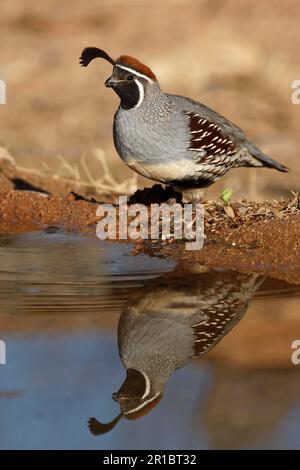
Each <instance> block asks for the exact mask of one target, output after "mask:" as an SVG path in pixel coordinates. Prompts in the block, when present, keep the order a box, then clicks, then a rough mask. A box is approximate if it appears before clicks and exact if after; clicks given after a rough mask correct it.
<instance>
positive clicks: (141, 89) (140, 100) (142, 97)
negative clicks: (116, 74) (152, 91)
mask: <svg viewBox="0 0 300 470" xmlns="http://www.w3.org/2000/svg"><path fill="white" fill-rule="evenodd" d="M134 81H135V83H136V84H137V86H138V89H139V92H140V97H139V100H138V102H137V104H136V105H135V106H134V108H138V107H139V106H140V105H141V104H142V101H143V99H144V96H145V92H144V87H143V85H142V84H141V82H139V80H138V79H137V78H136V79H135V80H134Z"/></svg>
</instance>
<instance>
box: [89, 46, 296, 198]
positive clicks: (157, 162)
mask: <svg viewBox="0 0 300 470" xmlns="http://www.w3.org/2000/svg"><path fill="white" fill-rule="evenodd" d="M96 57H100V58H103V59H106V60H107V61H108V62H110V63H111V64H112V65H113V72H112V75H111V77H109V78H108V79H107V80H106V82H105V86H106V87H110V88H112V89H113V90H114V91H115V92H116V93H117V95H118V96H119V97H120V106H119V108H118V110H117V112H116V114H115V117H114V125H113V136H114V143H115V147H116V150H117V152H118V154H119V155H120V157H121V159H122V160H123V161H124V162H125V163H126V164H127V165H128V166H129V167H130V168H132V169H133V170H135V171H136V172H137V173H139V174H141V175H143V176H145V177H146V178H149V179H151V180H154V181H159V182H161V183H165V184H168V185H171V186H173V188H174V189H175V190H177V191H179V192H181V193H183V196H184V198H185V199H186V200H195V201H196V200H197V199H199V198H201V197H202V196H203V190H202V189H201V188H206V187H208V186H210V185H211V184H213V183H214V182H215V181H217V180H218V179H219V178H221V176H223V175H224V174H225V173H227V171H228V170H230V169H231V168H235V167H266V168H275V169H276V170H278V171H282V172H286V171H288V169H287V167H285V166H284V165H281V164H280V163H278V162H277V161H275V160H273V159H272V158H270V157H269V156H268V155H266V154H264V153H263V152H262V151H260V150H259V149H258V148H257V147H255V145H253V144H252V143H251V142H250V141H249V140H248V139H247V137H246V135H245V134H244V132H243V131H242V130H241V129H240V128H239V127H237V126H236V125H235V124H233V123H232V122H230V121H229V120H228V119H226V118H225V117H223V116H221V115H220V114H218V113H217V112H216V111H213V110H212V109H210V108H208V107H207V106H205V105H204V104H202V103H198V102H197V101H194V100H192V99H189V98H186V97H183V96H176V95H171V94H168V93H164V92H163V91H162V90H161V89H160V85H159V82H158V80H157V78H156V76H155V75H154V73H153V72H152V70H151V69H150V68H149V67H147V66H146V65H144V64H142V63H141V62H140V61H138V60H137V59H134V58H133V57H131V56H127V55H122V56H121V57H119V59H117V60H116V61H115V60H113V59H112V58H111V57H110V56H109V55H108V54H107V53H106V52H104V51H103V50H101V49H98V48H96V47H87V48H85V49H84V50H83V52H82V54H81V57H80V64H81V65H82V66H84V67H87V66H88V64H89V63H90V62H91V61H92V60H93V59H95V58H96Z"/></svg>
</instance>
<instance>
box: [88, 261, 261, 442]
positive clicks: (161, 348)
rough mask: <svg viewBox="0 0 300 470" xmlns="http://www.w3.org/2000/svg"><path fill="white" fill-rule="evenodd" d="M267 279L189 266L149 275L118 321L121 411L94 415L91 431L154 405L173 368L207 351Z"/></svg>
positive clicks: (117, 397)
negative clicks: (106, 419)
mask: <svg viewBox="0 0 300 470" xmlns="http://www.w3.org/2000/svg"><path fill="white" fill-rule="evenodd" d="M201 268H203V267H201ZM202 271H203V269H202ZM263 279H264V278H263V277H262V276H259V275H257V274H242V273H234V272H222V271H215V270H206V272H205V271H204V272H201V273H199V272H191V270H190V267H189V269H186V270H185V271H184V272H183V271H182V270H181V269H180V268H179V269H175V271H173V272H172V273H169V274H167V275H165V276H164V277H162V278H158V279H154V280H151V281H150V282H149V284H148V285H147V286H146V287H145V288H144V289H141V290H140V291H138V292H137V293H136V295H135V296H134V297H133V298H132V299H131V300H130V302H129V303H128V304H127V306H126V307H125V309H124V311H123V312H122V314H121V317H120V320H119V326H118V346H119V353H120V357H121V360H122V362H123V365H124V367H125V369H126V374H127V376H126V379H125V381H124V383H123V385H122V386H121V388H120V390H119V391H118V392H117V393H114V394H113V395H112V398H113V399H114V400H115V401H117V402H118V403H119V405H120V408H121V413H120V414H119V415H118V416H117V418H115V419H114V420H113V421H111V422H110V423H107V424H102V423H100V422H99V421H98V420H97V419H96V418H91V419H90V421H89V427H90V430H91V432H92V433H93V434H103V433H105V432H108V431H110V430H111V429H112V428H113V427H114V426H115V425H116V424H117V422H118V421H119V419H120V418H121V417H122V416H124V417H125V418H127V419H137V418H140V417H142V416H144V415H145V414H147V413H148V412H149V411H150V410H151V409H153V408H154V407H155V406H156V405H157V404H158V403H159V401H160V400H161V398H162V396H163V392H164V387H165V384H166V382H167V381H168V379H169V378H170V376H171V375H172V374H173V372H174V371H175V370H176V369H179V368H181V367H183V366H185V365H186V364H188V363H190V362H191V361H193V360H194V359H196V358H198V357H199V356H201V355H203V354H206V353H207V352H209V351H210V350H211V349H212V348H213V347H215V346H216V344H218V342H219V341H220V340H221V339H222V338H223V337H224V336H225V335H226V334H227V333H229V331H230V330H231V329H232V328H233V327H234V326H235V325H236V324H237V323H238V322H239V321H240V320H241V319H242V317H243V315H244V314H245V313H246V311H247V308H248V303H249V301H250V299H251V298H252V296H253V294H254V293H255V291H256V289H257V288H258V287H259V285H260V284H261V283H262V281H263Z"/></svg>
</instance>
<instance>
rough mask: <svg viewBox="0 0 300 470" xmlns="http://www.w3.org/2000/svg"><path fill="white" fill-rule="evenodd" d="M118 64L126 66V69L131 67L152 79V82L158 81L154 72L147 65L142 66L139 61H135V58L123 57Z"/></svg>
mask: <svg viewBox="0 0 300 470" xmlns="http://www.w3.org/2000/svg"><path fill="white" fill-rule="evenodd" d="M116 63H117V64H120V65H124V67H130V68H131V69H134V70H136V71H137V72H139V73H142V74H143V75H146V76H147V77H149V78H151V80H155V81H157V78H156V76H155V75H154V73H153V72H152V70H151V69H150V68H149V67H147V65H145V64H142V63H141V62H140V61H139V60H137V59H135V58H134V57H130V56H129V55H121V57H119V58H118V60H117V61H116Z"/></svg>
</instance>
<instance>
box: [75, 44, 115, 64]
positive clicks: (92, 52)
mask: <svg viewBox="0 0 300 470" xmlns="http://www.w3.org/2000/svg"><path fill="white" fill-rule="evenodd" d="M97 57H100V58H101V59H105V60H107V61H108V62H110V63H111V64H112V65H115V61H114V60H113V59H112V58H111V57H110V56H109V55H108V54H107V53H106V52H105V51H103V50H102V49H99V48H98V47H86V48H85V49H83V51H82V53H81V56H80V57H79V63H80V65H81V66H82V67H87V66H88V65H89V63H90V62H91V61H92V60H94V59H96V58H97Z"/></svg>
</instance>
